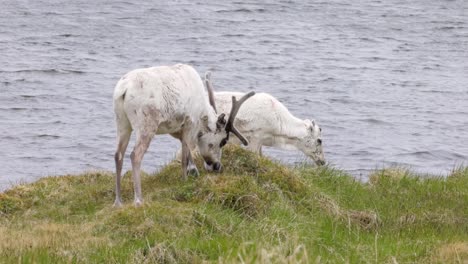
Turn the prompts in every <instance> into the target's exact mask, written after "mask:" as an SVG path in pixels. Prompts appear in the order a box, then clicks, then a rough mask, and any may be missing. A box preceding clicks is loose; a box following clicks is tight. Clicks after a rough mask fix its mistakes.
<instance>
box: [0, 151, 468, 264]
mask: <svg viewBox="0 0 468 264" xmlns="http://www.w3.org/2000/svg"><path fill="white" fill-rule="evenodd" d="M197 162H198V167H199V168H201V167H202V166H201V161H199V160H198V161H197ZM223 164H224V172H223V173H221V174H210V173H206V172H203V171H201V175H200V177H198V178H190V179H189V180H188V181H182V180H181V179H180V174H181V169H180V165H179V164H177V163H171V164H168V165H167V166H166V167H165V168H163V169H162V170H161V171H160V172H158V173H155V174H152V175H146V174H145V175H143V179H142V186H143V194H144V198H145V204H144V206H142V207H140V208H135V207H133V205H132V199H133V185H132V182H131V177H130V174H129V173H127V174H126V175H125V177H124V180H123V197H124V202H125V205H124V207H123V208H120V209H115V208H112V203H113V200H114V190H113V189H114V178H113V175H112V174H111V173H107V172H92V173H85V174H82V175H76V176H74V175H68V176H61V177H47V178H43V179H41V180H39V181H37V182H35V183H32V184H24V185H18V186H16V187H14V188H12V189H10V190H8V191H6V192H4V193H2V194H0V262H5V263H18V262H21V263H56V262H59V263H60V262H67V263H68V262H73V263H74V262H77V263H200V262H220V263H232V262H234V263H237V262H246V263H346V262H348V263H361V262H362V263H367V262H369V263H414V262H421V263H466V262H467V261H468V169H466V168H461V169H458V170H457V171H455V172H453V174H452V175H450V176H448V177H445V178H436V177H432V178H421V177H418V176H416V175H413V174H411V173H410V172H408V171H405V170H398V169H388V170H381V171H376V172H375V173H373V175H371V178H370V179H371V180H370V181H369V182H368V183H365V184H363V183H361V182H359V181H356V180H354V179H353V178H352V177H351V176H350V175H347V174H346V173H344V172H341V171H338V170H335V169H332V168H329V167H324V168H311V167H301V168H290V167H286V166H283V165H280V164H278V163H275V162H273V161H271V160H269V159H267V158H263V157H259V156H256V155H255V154H253V153H251V152H248V151H245V150H243V149H241V148H238V147H233V146H227V147H226V148H225V150H224V156H223Z"/></svg>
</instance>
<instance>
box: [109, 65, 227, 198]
mask: <svg viewBox="0 0 468 264" xmlns="http://www.w3.org/2000/svg"><path fill="white" fill-rule="evenodd" d="M113 99H114V111H115V115H116V123H117V151H116V153H115V162H116V199H115V203H114V205H115V206H120V205H121V194H120V178H121V170H122V163H123V157H124V153H125V150H126V148H127V145H128V142H129V139H130V135H131V133H132V131H135V133H136V143H135V148H134V150H133V151H132V154H131V159H132V169H133V180H134V190H135V205H140V204H141V203H142V202H143V199H142V195H141V184H140V165H141V160H142V159H143V156H144V153H145V152H146V150H147V148H148V146H149V144H150V142H151V139H152V138H153V136H154V135H155V134H171V135H173V136H174V137H176V138H178V139H180V140H181V142H182V152H183V153H185V154H184V155H185V156H184V157H185V158H184V159H183V160H184V161H183V162H182V170H183V176H184V178H186V173H187V170H190V169H193V168H194V167H195V166H194V165H193V161H192V158H191V154H190V150H189V149H193V148H195V147H196V146H197V147H198V148H199V149H207V150H206V151H205V153H201V154H202V155H203V157H204V159H205V160H207V159H209V160H210V162H219V159H220V156H221V151H220V147H219V143H220V142H221V140H222V138H225V137H226V135H227V133H226V132H225V131H224V130H223V131H220V130H216V121H217V115H216V113H215V111H214V109H213V108H212V106H211V105H210V103H209V101H208V96H207V93H206V91H205V87H204V85H203V81H202V80H201V78H200V76H199V74H198V73H197V72H196V71H195V70H194V69H193V68H192V67H190V66H188V65H183V64H177V65H174V66H161V67H152V68H145V69H137V70H133V71H131V72H129V73H127V74H126V75H124V76H123V77H122V78H121V79H120V80H119V82H118V83H117V85H116V87H115V90H114V98H113ZM202 132H203V136H201V135H199V133H202ZM201 142H203V143H201ZM208 144H209V145H210V146H214V147H212V148H208V147H206V146H208ZM184 162H185V164H184ZM195 170H196V167H195Z"/></svg>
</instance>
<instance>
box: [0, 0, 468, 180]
mask: <svg viewBox="0 0 468 264" xmlns="http://www.w3.org/2000/svg"><path fill="white" fill-rule="evenodd" d="M132 2H133V1H128V0H126V1H114V0H99V1H87V0H86V1H85V0H77V1H73V2H70V1H65V0H47V1H46V0H36V1H26V0H23V1H13V0H5V1H2V8H1V9H0V25H1V26H0V54H1V56H0V91H1V92H0V189H1V188H3V189H4V188H6V187H8V186H10V185H11V184H13V183H17V182H18V181H33V180H35V179H37V178H39V177H42V176H47V175H61V174H66V173H77V172H82V171H84V170H89V169H104V170H113V169H114V162H113V153H114V150H115V146H114V145H115V124H114V119H113V118H114V117H113V111H112V93H113V88H114V86H115V83H116V82H117V80H118V79H119V78H120V76H122V75H123V74H125V73H126V72H127V71H129V70H132V69H135V68H141V67H147V66H155V65H170V64H174V63H178V62H183V63H189V64H192V65H193V66H195V68H196V69H197V70H198V71H199V72H200V73H204V72H205V71H206V70H211V71H213V77H212V78H213V82H214V84H215V89H217V90H238V91H249V90H252V89H254V90H256V91H263V92H268V93H271V94H272V95H274V96H276V97H277V98H278V99H280V101H282V102H283V103H284V104H285V105H286V106H287V107H288V108H289V109H290V111H291V112H292V113H294V114H295V115H296V116H298V117H300V118H315V119H316V120H317V121H318V122H319V124H320V125H321V126H322V127H323V137H324V138H323V142H324V148H325V151H326V157H327V159H328V161H330V162H331V163H332V164H334V165H335V166H336V167H338V168H341V169H344V170H347V171H349V172H350V173H352V174H353V175H355V176H356V177H362V176H363V175H364V176H363V177H365V175H366V173H367V172H368V171H369V170H373V169H376V168H381V167H383V166H391V165H399V166H406V167H410V168H412V169H414V170H416V171H420V172H423V173H435V174H444V173H448V172H450V170H452V169H453V168H454V167H455V166H458V165H462V164H465V165H466V164H467V160H468V144H467V142H468V132H467V131H466V129H467V128H468V2H467V1H464V0H458V1H457V0H453V1H427V0H415V1H405V0H386V1H373V0H362V1H345V0H336V1H323V2H314V3H307V4H306V3H304V2H305V1H262V2H264V3H263V4H256V3H253V2H247V1H242V0H241V1H238V2H234V3H228V1H217V3H216V4H205V3H204V2H202V1H200V2H193V1H189V0H181V1H171V2H170V3H150V2H157V1H147V3H138V4H135V3H132ZM178 146H179V143H178V142H177V141H176V140H174V139H172V138H170V137H167V136H158V137H156V139H155V140H154V141H153V143H152V145H151V147H150V150H149V153H148V154H147V155H146V156H145V161H144V165H143V167H144V170H146V171H154V170H156V169H157V168H158V166H160V165H162V164H165V163H167V162H168V160H170V159H171V158H172V157H173V154H174V152H175V151H176V149H177V148H178ZM130 147H131V145H130ZM127 152H130V151H127ZM267 154H268V155H270V156H273V157H275V158H277V159H281V160H282V161H284V162H286V163H295V162H298V161H301V160H303V155H301V154H300V153H298V152H291V151H277V150H271V149H269V150H267ZM129 168H130V166H129V159H128V158H127V159H126V160H125V163H124V169H125V170H126V169H129Z"/></svg>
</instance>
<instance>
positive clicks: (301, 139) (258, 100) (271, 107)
mask: <svg viewBox="0 0 468 264" xmlns="http://www.w3.org/2000/svg"><path fill="white" fill-rule="evenodd" d="M205 85H206V88H207V90H208V94H209V96H210V100H213V101H216V106H217V107H218V113H228V111H229V109H228V108H229V100H230V98H231V97H238V98H239V97H241V96H243V93H237V92H216V93H214V94H213V88H212V83H211V80H210V73H209V72H208V73H206V74H205ZM234 124H235V126H236V127H237V128H238V129H239V131H240V132H241V133H242V134H243V135H244V136H245V137H246V138H247V139H248V140H249V146H248V148H249V149H250V150H252V151H254V152H256V153H259V154H261V152H262V146H270V147H278V148H282V149H293V150H300V151H302V152H303V153H304V154H305V155H307V156H308V157H310V158H311V159H312V160H314V161H315V163H316V164H317V165H324V164H325V157H324V155H323V150H322V138H321V132H322V129H321V128H320V127H319V126H318V124H317V122H315V121H314V120H312V121H310V120H309V119H305V120H301V119H299V118H296V117H295V116H293V115H292V114H291V113H290V112H289V111H288V109H287V108H286V107H285V106H284V105H283V104H282V103H280V102H279V101H278V100H277V99H276V98H274V97H273V96H271V95H269V94H267V93H257V94H256V95H255V96H254V97H252V98H251V99H250V100H249V101H248V102H246V103H245V104H244V106H243V107H242V109H241V110H240V111H239V114H238V115H237V116H236V121H235V122H234ZM231 142H234V143H238V141H236V140H235V139H234V140H231Z"/></svg>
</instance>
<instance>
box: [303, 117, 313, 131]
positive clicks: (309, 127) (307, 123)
mask: <svg viewBox="0 0 468 264" xmlns="http://www.w3.org/2000/svg"><path fill="white" fill-rule="evenodd" d="M304 123H305V125H306V127H307V128H308V129H310V130H311V131H314V127H315V120H313V119H312V121H310V120H309V119H304Z"/></svg>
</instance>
